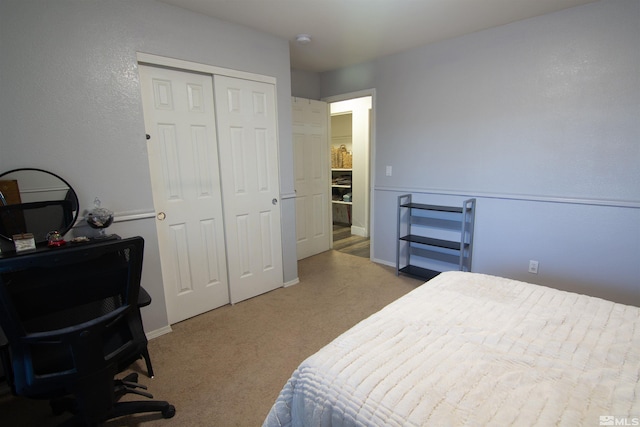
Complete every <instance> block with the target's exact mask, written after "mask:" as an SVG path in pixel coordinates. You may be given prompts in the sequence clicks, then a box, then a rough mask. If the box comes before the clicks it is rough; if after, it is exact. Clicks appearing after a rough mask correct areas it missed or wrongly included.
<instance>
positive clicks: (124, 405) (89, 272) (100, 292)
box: [0, 237, 175, 425]
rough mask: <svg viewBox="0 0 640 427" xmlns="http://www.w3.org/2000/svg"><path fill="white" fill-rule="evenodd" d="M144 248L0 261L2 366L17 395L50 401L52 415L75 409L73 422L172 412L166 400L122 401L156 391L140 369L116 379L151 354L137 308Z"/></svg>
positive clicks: (102, 245) (111, 246) (129, 245)
mask: <svg viewBox="0 0 640 427" xmlns="http://www.w3.org/2000/svg"><path fill="white" fill-rule="evenodd" d="M143 248H144V240H143V239H142V238H141V237H134V238H130V239H122V240H108V241H103V242H98V243H94V244H89V245H86V246H85V245H79V246H74V247H67V248H61V249H60V250H59V251H58V250H55V251H54V250H52V251H44V252H37V253H33V254H25V255H22V256H18V257H13V258H11V259H7V260H0V322H1V325H2V329H3V330H4V332H5V334H6V336H7V339H8V353H9V357H8V359H9V365H10V366H8V367H5V372H7V370H10V371H11V375H7V379H8V380H9V382H10V385H11V386H12V390H13V391H14V393H15V394H17V395H22V396H27V397H31V398H40V399H49V400H51V403H52V408H53V410H54V412H55V413H58V412H62V411H63V410H71V411H72V412H74V413H75V414H76V415H75V417H74V419H72V420H70V423H77V422H78V421H80V422H82V423H83V424H86V425H97V424H100V423H102V422H104V421H105V420H107V419H110V418H115V417H119V416H122V415H127V414H134V413H141V412H160V413H161V414H162V416H163V417H165V418H170V417H172V416H173V415H174V414H175V408H174V407H173V405H170V404H169V403H168V402H165V401H153V400H145V401H131V402H118V399H119V398H120V397H121V396H122V395H123V394H126V393H137V394H141V395H143V396H146V397H152V396H151V395H150V394H148V393H146V392H145V391H143V390H140V389H141V388H142V389H144V388H145V387H144V386H141V385H139V384H137V383H136V381H137V374H132V375H129V376H127V377H125V378H124V379H123V380H115V379H114V377H115V376H116V375H117V373H118V372H119V371H121V370H122V369H123V367H124V365H125V364H126V363H131V362H133V361H134V360H136V359H137V358H139V357H140V355H142V354H145V352H146V346H147V340H146V337H145V335H144V330H143V327H142V322H141V318H140V311H139V310H140V309H139V307H138V295H139V290H140V278H141V272H142V258H143ZM146 354H148V353H146Z"/></svg>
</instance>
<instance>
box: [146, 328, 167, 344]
mask: <svg viewBox="0 0 640 427" xmlns="http://www.w3.org/2000/svg"><path fill="white" fill-rule="evenodd" d="M171 331H172V329H171V325H167V326H164V327H162V328H160V329H156V330H153V331H151V332H147V333H146V335H147V339H148V340H152V339H154V338H158V337H159V336H162V335H164V334H168V333H169V332H171Z"/></svg>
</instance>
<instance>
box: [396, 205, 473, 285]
mask: <svg viewBox="0 0 640 427" xmlns="http://www.w3.org/2000/svg"><path fill="white" fill-rule="evenodd" d="M475 210H476V199H468V200H465V201H464V202H463V203H462V206H440V205H428V204H423V203H413V202H412V196H411V194H404V195H402V196H399V197H398V224H397V227H398V228H397V247H396V274H397V275H399V274H400V273H403V274H406V275H409V276H413V277H417V278H420V279H425V280H430V279H432V278H434V277H435V276H437V275H438V274H440V272H441V271H444V269H445V268H447V269H458V270H460V271H471V254H472V252H473V227H474V221H475ZM429 264H433V265H437V266H438V267H432V268H430V267H428V265H429Z"/></svg>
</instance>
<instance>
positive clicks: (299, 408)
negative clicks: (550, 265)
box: [264, 272, 640, 427]
mask: <svg viewBox="0 0 640 427" xmlns="http://www.w3.org/2000/svg"><path fill="white" fill-rule="evenodd" d="M639 377H640V308H638V307H633V306H629V305H623V304H617V303H613V302H610V301H606V300H603V299H599V298H594V297H589V296H585V295H579V294H575V293H570V292H564V291H559V290H556V289H552V288H547V287H543V286H538V285H533V284H530V283H525V282H519V281H514V280H510V279H505V278H500V277H494V276H488V275H482V274H477V273H463V272H446V273H442V274H440V275H439V276H437V277H436V278H435V279H432V280H431V281H429V282H427V283H426V284H424V285H422V286H420V287H418V288H417V289H415V290H414V291H412V292H410V293H408V294H407V295H405V296H403V297H402V298H400V299H398V300H397V301H395V302H393V303H391V304H390V305H388V306H387V307H385V308H383V309H382V310H381V311H379V312H377V313H375V314H373V315H372V316H370V317H369V318H367V319H365V320H363V321H362V322H360V323H359V324H357V325H356V326H354V327H353V328H351V329H350V330H348V331H347V332H345V333H344V334H342V335H341V336H339V337H338V338H336V339H335V340H334V341H332V342H331V343H329V344H328V345H327V346H325V347H324V348H322V349H321V350H320V351H318V352H317V353H316V354H314V355H312V356H310V357H309V358H308V359H306V360H305V361H304V362H303V363H302V364H301V365H300V366H299V367H298V368H297V369H296V370H295V372H294V373H293V375H292V376H291V378H290V379H289V380H288V382H287V383H286V384H285V386H284V388H283V389H282V391H281V393H280V395H279V397H278V398H277V400H276V402H275V403H274V405H273V407H272V408H271V411H270V412H269V414H268V415H267V417H266V419H265V421H264V426H268V427H272V426H305V427H314V426H423V425H429V426H431V425H433V426H489V425H492V426H511V425H513V426H529V425H540V426H549V425H566V426H579V425H587V426H598V425H614V422H626V423H627V424H626V425H638V424H630V423H633V422H636V423H637V422H638V420H639V419H640V386H639ZM616 425H620V424H616Z"/></svg>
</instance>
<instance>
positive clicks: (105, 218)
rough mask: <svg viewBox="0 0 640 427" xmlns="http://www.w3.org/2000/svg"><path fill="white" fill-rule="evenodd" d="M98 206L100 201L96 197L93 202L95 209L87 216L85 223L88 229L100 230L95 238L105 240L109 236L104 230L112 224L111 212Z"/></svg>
mask: <svg viewBox="0 0 640 427" xmlns="http://www.w3.org/2000/svg"><path fill="white" fill-rule="evenodd" d="M100 204H101V202H100V199H98V198H97V197H96V198H95V200H94V201H93V205H94V206H95V207H94V208H93V210H92V211H90V212H89V213H88V214H87V217H86V221H87V224H89V227H91V228H95V229H97V230H100V235H99V236H98V237H97V238H106V237H109V236H108V235H107V234H106V232H105V231H104V230H105V228H107V227H109V226H110V225H111V223H112V222H113V212H112V211H110V210H109V209H105V208H101V207H100Z"/></svg>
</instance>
